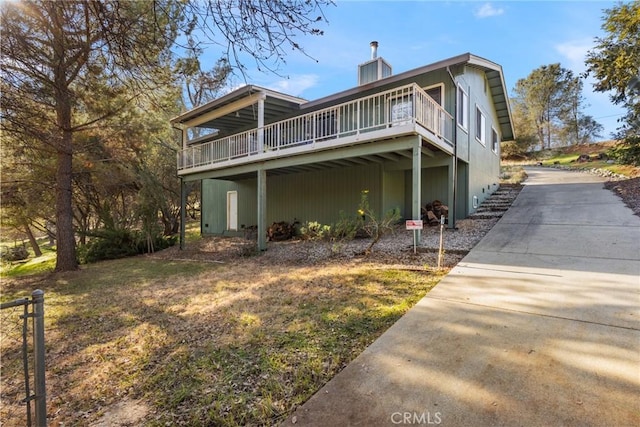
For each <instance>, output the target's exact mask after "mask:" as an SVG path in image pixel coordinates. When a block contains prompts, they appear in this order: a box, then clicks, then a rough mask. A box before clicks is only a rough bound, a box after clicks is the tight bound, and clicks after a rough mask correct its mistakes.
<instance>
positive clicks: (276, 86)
mask: <svg viewBox="0 0 640 427" xmlns="http://www.w3.org/2000/svg"><path fill="white" fill-rule="evenodd" d="M318 80H319V77H318V76H317V75H316V74H299V75H292V76H290V77H289V78H287V79H284V80H278V81H275V82H273V83H268V84H266V85H265V86H266V87H267V88H269V89H272V90H275V91H278V92H282V93H286V94H287V95H293V96H301V95H302V93H303V92H304V91H305V90H307V89H309V88H312V87H314V86H316V85H317V84H318Z"/></svg>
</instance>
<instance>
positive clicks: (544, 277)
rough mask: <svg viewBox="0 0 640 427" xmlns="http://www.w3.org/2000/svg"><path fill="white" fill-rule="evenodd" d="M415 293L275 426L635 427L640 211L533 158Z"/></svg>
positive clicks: (639, 416) (639, 377)
mask: <svg viewBox="0 0 640 427" xmlns="http://www.w3.org/2000/svg"><path fill="white" fill-rule="evenodd" d="M528 173H529V179H528V180H527V182H526V184H527V185H526V186H525V188H524V189H523V190H522V192H521V193H520V195H519V196H518V198H517V199H516V201H515V202H514V204H513V205H512V207H511V209H510V210H509V211H508V212H507V213H506V214H505V215H504V217H503V218H502V219H501V220H500V222H499V223H498V224H497V225H496V226H495V227H494V228H493V229H492V230H491V231H490V232H489V233H488V234H487V235H486V236H485V238H484V239H483V240H482V241H481V242H480V243H479V244H478V245H477V246H476V247H475V248H474V249H473V250H472V251H471V252H470V253H469V254H468V255H467V256H466V257H465V258H464V259H463V260H462V262H461V263H460V264H458V266H457V267H455V268H454V269H453V270H452V271H451V272H450V273H449V274H448V275H447V277H445V278H444V279H443V280H442V281H441V282H440V283H439V284H438V285H437V286H436V287H435V289H433V290H432V291H431V292H430V293H429V294H428V295H427V296H426V297H425V298H423V299H422V300H421V301H420V302H419V303H418V304H417V305H416V306H415V307H414V308H412V309H411V310H410V311H409V312H408V313H407V314H406V315H405V316H403V317H402V318H401V319H400V320H399V321H398V322H397V323H396V324H394V325H393V326H392V327H391V328H390V329H389V330H388V331H387V332H385V333H384V334H383V335H382V336H381V337H380V338H379V339H378V340H377V341H375V342H374V343H373V344H372V345H371V346H370V347H368V348H367V349H366V350H365V351H364V352H363V353H362V354H361V355H360V356H358V358H356V359H355V360H354V361H353V362H352V363H351V364H349V365H348V366H347V367H346V368H345V369H344V370H343V371H342V372H341V373H340V374H338V375H337V376H336V377H334V378H333V379H332V380H331V381H330V382H329V383H328V384H327V385H326V386H325V387H324V388H323V389H321V390H320V391H319V392H318V393H316V394H315V395H314V396H313V397H312V398H311V399H310V400H309V401H308V402H306V403H305V404H304V405H302V406H301V407H299V408H298V409H297V411H296V412H295V414H293V415H292V416H291V417H290V418H289V419H288V420H286V421H285V422H284V423H283V425H292V424H295V425H296V426H348V425H352V426H393V425H442V426H560V425H562V426H640V218H639V217H637V216H634V215H633V214H632V212H631V210H630V209H628V208H627V207H626V206H624V204H623V203H622V202H621V200H620V199H619V198H618V197H617V196H615V195H614V194H613V193H612V192H610V191H608V190H606V189H604V188H603V184H602V180H601V179H599V178H597V177H595V176H591V175H588V174H582V173H574V172H566V171H559V170H554V169H542V168H532V169H530V170H528Z"/></svg>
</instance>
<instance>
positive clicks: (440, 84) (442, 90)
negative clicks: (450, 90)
mask: <svg viewBox="0 0 640 427" xmlns="http://www.w3.org/2000/svg"><path fill="white" fill-rule="evenodd" d="M436 87H439V88H440V102H441V104H440V106H441V107H442V108H444V109H445V110H446V106H445V96H444V89H445V87H444V83H437V84H434V85H431V86H425V87H423V88H422V90H423V91H425V92H427V91H428V90H430V89H434V88H436ZM456 96H458V93H457V92H456Z"/></svg>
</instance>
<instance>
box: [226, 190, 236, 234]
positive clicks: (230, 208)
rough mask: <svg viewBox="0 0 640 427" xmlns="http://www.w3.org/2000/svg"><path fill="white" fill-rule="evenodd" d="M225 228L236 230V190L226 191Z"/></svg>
mask: <svg viewBox="0 0 640 427" xmlns="http://www.w3.org/2000/svg"><path fill="white" fill-rule="evenodd" d="M227 230H238V192H237V191H227Z"/></svg>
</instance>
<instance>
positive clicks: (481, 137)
mask: <svg viewBox="0 0 640 427" xmlns="http://www.w3.org/2000/svg"><path fill="white" fill-rule="evenodd" d="M486 134H487V119H486V118H485V117H484V113H483V112H482V110H481V109H480V107H478V106H477V105H476V139H477V140H478V141H480V143H481V144H482V145H485V144H486Z"/></svg>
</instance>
